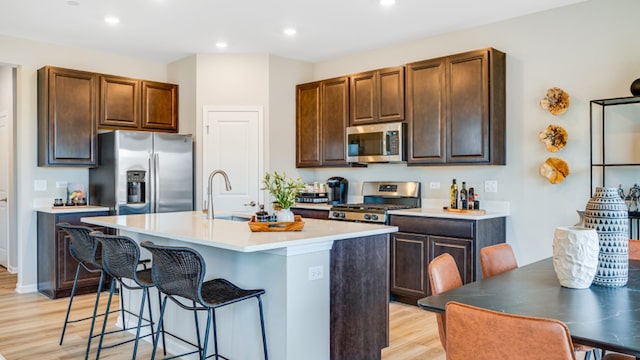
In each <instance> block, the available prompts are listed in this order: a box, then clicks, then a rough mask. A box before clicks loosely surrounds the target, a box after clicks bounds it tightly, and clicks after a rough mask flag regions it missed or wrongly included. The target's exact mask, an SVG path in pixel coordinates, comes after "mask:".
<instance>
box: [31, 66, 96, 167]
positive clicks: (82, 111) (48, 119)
mask: <svg viewBox="0 0 640 360" xmlns="http://www.w3.org/2000/svg"><path fill="white" fill-rule="evenodd" d="M97 112H98V75H97V74H94V73H90V72H85V71H77V70H70V69H62V68H56V67H50V66H46V67H43V68H41V69H39V70H38V166H95V165H96V159H97V156H96V133H97V130H96V116H97Z"/></svg>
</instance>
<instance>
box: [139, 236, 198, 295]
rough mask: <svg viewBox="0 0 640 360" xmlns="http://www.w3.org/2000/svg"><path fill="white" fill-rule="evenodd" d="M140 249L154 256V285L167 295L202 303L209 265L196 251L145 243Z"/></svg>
mask: <svg viewBox="0 0 640 360" xmlns="http://www.w3.org/2000/svg"><path fill="white" fill-rule="evenodd" d="M140 246H142V247H143V248H145V249H147V250H149V252H151V255H152V258H151V259H152V260H151V261H152V264H153V267H152V270H151V273H152V277H153V282H154V283H155V284H156V286H157V287H158V288H159V289H160V291H161V292H162V293H164V294H165V295H171V296H180V297H183V298H186V299H189V300H193V301H196V302H199V303H201V304H202V303H204V301H203V300H202V297H201V289H202V283H203V282H204V276H205V273H206V265H205V262H204V259H203V258H202V255H200V253H198V252H197V251H195V250H193V249H191V248H188V247H182V246H160V245H155V244H154V243H152V242H151V241H148V240H145V241H143V242H141V243H140Z"/></svg>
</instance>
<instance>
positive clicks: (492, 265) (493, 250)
mask: <svg viewBox="0 0 640 360" xmlns="http://www.w3.org/2000/svg"><path fill="white" fill-rule="evenodd" d="M480 267H481V268H482V277H483V278H485V279H486V278H490V277H492V276H495V275H498V274H502V273H503V272H506V271H509V270H513V269H516V268H517V267H518V261H516V255H515V254H514V253H513V249H512V248H511V245H509V244H496V245H491V246H486V247H483V248H482V249H480Z"/></svg>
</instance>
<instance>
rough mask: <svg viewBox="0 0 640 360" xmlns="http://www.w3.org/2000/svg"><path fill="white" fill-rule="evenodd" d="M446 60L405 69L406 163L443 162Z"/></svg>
mask: <svg viewBox="0 0 640 360" xmlns="http://www.w3.org/2000/svg"><path fill="white" fill-rule="evenodd" d="M445 62H446V58H438V59H433V60H427V61H421V62H418V63H413V64H408V65H407V99H406V103H407V123H408V126H407V129H408V133H407V139H408V147H407V163H408V164H441V163H444V161H445V155H444V154H445V137H444V136H445V133H446V132H445V128H446V114H447V98H446V96H445V95H446V92H445Z"/></svg>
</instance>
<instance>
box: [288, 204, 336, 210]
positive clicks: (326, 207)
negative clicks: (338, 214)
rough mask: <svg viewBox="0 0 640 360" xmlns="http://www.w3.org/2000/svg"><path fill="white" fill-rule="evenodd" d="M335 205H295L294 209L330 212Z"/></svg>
mask: <svg viewBox="0 0 640 360" xmlns="http://www.w3.org/2000/svg"><path fill="white" fill-rule="evenodd" d="M332 206H333V205H329V204H327V203H319V204H318V203H316V204H314V203H296V204H295V205H293V207H294V208H298V209H311V210H326V211H329V210H331V207H332Z"/></svg>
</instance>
